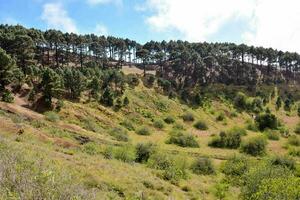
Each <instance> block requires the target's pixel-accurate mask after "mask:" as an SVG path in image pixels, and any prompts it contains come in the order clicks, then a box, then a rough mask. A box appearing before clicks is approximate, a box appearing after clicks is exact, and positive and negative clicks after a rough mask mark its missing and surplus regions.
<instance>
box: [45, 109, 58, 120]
mask: <svg viewBox="0 0 300 200" xmlns="http://www.w3.org/2000/svg"><path fill="white" fill-rule="evenodd" d="M44 115H45V117H46V120H48V121H51V122H58V121H59V120H60V118H59V115H58V114H57V113H56V112H53V111H48V112H45V113H44Z"/></svg>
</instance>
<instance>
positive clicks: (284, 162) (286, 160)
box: [271, 156, 296, 170]
mask: <svg viewBox="0 0 300 200" xmlns="http://www.w3.org/2000/svg"><path fill="white" fill-rule="evenodd" d="M271 164H272V165H276V166H277V165H279V166H282V167H286V168H288V169H290V170H295V169H296V162H295V160H293V159H292V158H290V157H287V156H276V157H274V158H272V159H271Z"/></svg>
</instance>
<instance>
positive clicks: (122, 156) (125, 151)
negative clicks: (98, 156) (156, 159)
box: [114, 145, 136, 163]
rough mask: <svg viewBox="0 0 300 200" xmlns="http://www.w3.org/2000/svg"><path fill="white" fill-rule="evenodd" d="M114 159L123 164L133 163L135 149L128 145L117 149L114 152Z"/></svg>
mask: <svg viewBox="0 0 300 200" xmlns="http://www.w3.org/2000/svg"><path fill="white" fill-rule="evenodd" d="M114 158H116V159H118V160H121V161H123V162H127V163H130V162H134V160H135V158H136V154H135V149H134V148H132V147H131V146H129V145H126V146H122V147H118V148H117V149H116V150H115V152H114Z"/></svg>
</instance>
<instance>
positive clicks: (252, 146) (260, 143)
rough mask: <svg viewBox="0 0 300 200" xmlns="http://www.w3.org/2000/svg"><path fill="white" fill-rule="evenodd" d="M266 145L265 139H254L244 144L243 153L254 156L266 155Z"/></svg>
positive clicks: (242, 146)
mask: <svg viewBox="0 0 300 200" xmlns="http://www.w3.org/2000/svg"><path fill="white" fill-rule="evenodd" d="M266 145H267V142H266V140H265V139H264V138H263V137H260V136H259V137H253V138H250V139H248V140H247V141H245V142H243V143H242V145H241V151H242V152H244V153H246V154H250V155H252V156H261V155H263V154H264V153H265V150H266Z"/></svg>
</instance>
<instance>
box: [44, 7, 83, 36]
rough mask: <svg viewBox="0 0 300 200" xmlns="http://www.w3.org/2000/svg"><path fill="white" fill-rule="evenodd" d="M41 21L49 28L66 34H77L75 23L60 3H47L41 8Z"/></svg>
mask: <svg viewBox="0 0 300 200" xmlns="http://www.w3.org/2000/svg"><path fill="white" fill-rule="evenodd" d="M42 19H43V20H44V21H46V22H47V24H48V27H49V28H55V29H60V30H62V31H66V32H74V33H76V32H78V30H77V28H76V25H75V22H74V21H73V19H72V18H71V17H69V15H68V12H67V11H66V10H65V9H64V8H63V6H62V4H60V3H47V4H45V5H44V7H43V13H42Z"/></svg>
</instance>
